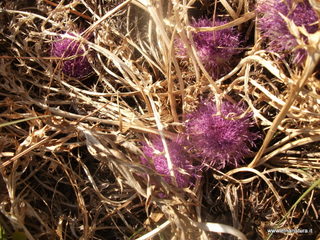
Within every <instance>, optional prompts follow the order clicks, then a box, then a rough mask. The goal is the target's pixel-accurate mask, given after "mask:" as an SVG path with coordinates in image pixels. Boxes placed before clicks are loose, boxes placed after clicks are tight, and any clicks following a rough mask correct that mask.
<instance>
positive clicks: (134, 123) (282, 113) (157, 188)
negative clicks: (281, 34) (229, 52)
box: [0, 0, 320, 239]
mask: <svg viewBox="0 0 320 240" xmlns="http://www.w3.org/2000/svg"><path fill="white" fill-rule="evenodd" d="M309 2H310V4H311V6H312V7H313V8H314V10H315V11H318V10H319V6H318V5H319V4H318V3H317V1H313V0H312V1H309ZM255 3H256V2H255V1H252V0H237V1H236V0H223V1H196V0H192V1H187V0H183V1H175V0H171V1H152V0H127V1H107V0H101V1H95V0H70V1H48V0H45V1H41V0H37V1H30V3H29V2H28V3H24V2H23V1H4V2H3V3H1V4H2V5H1V9H0V23H1V25H0V62H1V63H0V100H1V101H0V173H1V179H0V225H1V226H2V227H4V228H5V231H6V234H7V235H8V236H12V234H14V233H15V232H23V235H25V236H26V237H27V239H148V238H151V237H153V238H154V239H230V235H233V236H234V237H236V238H238V239H264V238H266V237H267V236H268V232H267V229H272V228H284V229H299V228H307V227H308V229H313V233H312V234H311V235H305V236H307V237H306V238H308V237H310V238H315V237H316V234H318V232H319V213H318V212H317V209H319V207H320V206H319V202H320V201H319V186H314V185H312V184H313V183H314V182H316V180H317V179H319V176H320V174H319V170H320V145H319V140H320V138H319V127H320V122H319V117H320V107H319V106H320V90H319V89H320V85H319V79H318V78H319V58H320V52H319V49H320V32H319V31H317V32H315V33H309V32H307V31H306V30H305V29H304V28H303V27H298V26H296V25H295V24H294V22H293V21H292V20H290V19H289V18H286V16H283V19H284V20H285V24H287V26H288V29H289V31H290V33H291V34H292V35H293V36H294V37H295V38H296V40H297V43H298V47H299V48H303V49H305V51H306V52H307V57H306V60H305V63H304V64H302V65H295V64H292V63H290V61H289V60H288V59H285V58H282V57H281V56H280V55H281V54H279V53H276V52H271V51H269V50H268V49H267V48H266V44H267V43H266V42H265V40H264V39H263V38H262V37H261V32H260V29H259V28H258V27H257V26H256V25H255V22H257V21H259V18H260V17H261V16H260V15H259V16H258V15H257V14H256V12H255V11H254V8H255ZM317 13H318V14H320V13H319V11H318V12H317ZM199 15H200V16H201V17H203V16H205V17H209V18H212V19H213V18H216V17H221V18H228V19H229V21H228V23H227V24H224V25H221V26H214V27H199V28H197V27H191V24H190V21H191V19H192V17H194V18H196V17H197V16H198V17H199ZM317 24H319V22H317ZM230 27H234V28H236V29H237V30H238V31H240V32H241V34H242V36H243V41H244V44H243V45H242V46H241V48H242V49H241V53H240V54H239V56H238V58H239V60H238V61H237V62H235V65H233V66H232V69H231V70H230V72H228V73H227V74H226V75H224V76H221V77H220V78H219V79H213V78H212V75H211V74H210V73H209V72H208V70H207V69H206V67H205V64H204V63H202V62H201V59H200V58H199V56H198V54H197V49H196V46H195V43H194V39H193V36H194V34H196V33H199V32H205V31H216V30H222V29H227V28H230ZM65 32H74V33H75V34H74V35H70V36H68V38H69V40H70V41H71V42H72V41H74V42H77V43H81V44H83V45H85V46H86V48H85V49H86V51H84V52H82V53H81V54H83V56H85V57H86V58H87V59H88V62H89V64H90V66H91V67H92V69H93V73H91V74H90V75H88V76H86V78H84V79H77V78H74V77H70V76H68V75H66V74H64V73H63V71H61V68H59V61H60V62H61V61H63V60H65V59H62V58H59V57H53V56H51V55H50V49H51V46H52V44H53V43H54V41H56V39H57V37H59V36H60V35H61V34H63V33H65ZM302 36H303V37H302ZM176 39H180V41H181V42H182V43H183V44H184V45H185V51H186V56H187V57H186V58H185V59H181V58H179V56H177V54H176V47H175V41H176ZM209 98H211V99H215V102H216V103H217V115H219V114H220V115H221V103H222V101H225V100H227V101H229V102H231V103H237V102H242V103H243V104H244V105H243V106H246V108H247V109H245V113H249V112H250V113H252V116H253V119H254V122H255V124H256V125H255V126H256V127H255V129H254V131H259V132H260V134H261V136H262V139H260V140H258V141H257V142H256V148H255V149H254V148H253V149H251V150H252V152H251V153H250V154H248V156H245V157H246V158H245V159H244V165H243V166H239V167H237V168H235V169H225V170H223V171H222V170H217V169H214V168H213V169H209V170H208V171H203V172H201V173H200V174H201V175H202V177H201V178H197V180H196V181H195V182H193V184H191V185H190V186H188V187H186V188H179V187H178V186H177V185H176V184H170V182H167V181H165V180H164V178H163V177H162V176H161V175H160V174H158V173H157V171H155V170H154V169H152V168H148V167H147V166H145V165H142V164H141V161H140V159H141V156H142V155H143V152H142V150H141V147H142V145H141V142H143V141H145V140H146V139H148V138H149V137H150V135H159V136H160V138H161V141H162V143H163V146H164V153H163V154H164V156H165V157H166V160H167V166H168V169H169V172H170V177H171V178H172V179H175V171H174V166H173V164H172V161H171V158H170V154H169V150H168V149H169V148H168V147H169V146H168V143H170V141H169V140H174V139H176V137H177V136H179V135H181V134H182V133H183V132H184V121H185V119H186V114H188V113H190V112H192V111H194V110H195V109H196V108H197V106H198V104H199V102H201V100H202V99H209ZM16 120H21V121H20V122H13V123H12V124H10V123H9V122H12V121H16ZM151 160H152V159H151ZM197 161H198V162H199V161H201V159H197ZM197 161H195V162H197ZM195 164H196V163H195ZM155 182H157V183H159V184H156V185H155V184H153V183H155ZM173 183H174V181H173ZM310 186H311V187H312V188H310V190H308V191H306V189H307V188H309V187H310ZM303 192H306V194H304V195H303V199H299V197H300V196H301V195H302V193H303ZM159 193H164V194H165V196H166V197H159ZM290 199H295V200H292V201H291V200H290ZM298 199H299V203H295V201H296V200H298ZM294 203H295V205H294V209H291V206H293V204H294ZM279 215H280V216H279ZM297 219H298V220H297ZM280 220H283V221H281V222H279V221H280ZM222 233H223V234H222ZM276 236H277V237H279V239H298V237H301V236H299V235H297V234H296V235H292V236H289V235H285V234H278V235H276ZM306 238H305V239H306Z"/></svg>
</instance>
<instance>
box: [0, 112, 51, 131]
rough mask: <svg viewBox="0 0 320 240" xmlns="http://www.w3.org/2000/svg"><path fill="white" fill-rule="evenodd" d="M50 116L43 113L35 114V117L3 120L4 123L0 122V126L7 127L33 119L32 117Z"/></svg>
mask: <svg viewBox="0 0 320 240" xmlns="http://www.w3.org/2000/svg"><path fill="white" fill-rule="evenodd" d="M50 116H51V115H43V116H36V117H29V118H24V119H19V120H16V121H12V122H5V123H1V124H0V128H2V127H7V126H10V125H14V124H17V123H21V122H26V121H29V120H33V119H39V118H46V117H50Z"/></svg>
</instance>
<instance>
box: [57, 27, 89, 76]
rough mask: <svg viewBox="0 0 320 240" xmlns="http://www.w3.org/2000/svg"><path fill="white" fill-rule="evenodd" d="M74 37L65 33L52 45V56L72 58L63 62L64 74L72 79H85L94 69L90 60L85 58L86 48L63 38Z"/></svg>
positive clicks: (61, 62)
mask: <svg viewBox="0 0 320 240" xmlns="http://www.w3.org/2000/svg"><path fill="white" fill-rule="evenodd" d="M67 36H73V34H69V33H65V34H64V35H61V37H59V38H58V39H57V40H55V41H54V42H53V43H52V50H51V54H52V56H54V57H60V58H70V59H68V60H61V61H60V62H59V64H61V67H62V72H63V73H64V74H66V75H68V76H70V77H75V78H83V77H86V76H87V75H88V74H90V73H91V72H92V68H91V66H90V63H89V62H88V59H87V58H86V57H85V56H83V54H84V53H85V46H83V44H81V43H80V42H78V41H76V40H72V39H69V38H63V37H67Z"/></svg>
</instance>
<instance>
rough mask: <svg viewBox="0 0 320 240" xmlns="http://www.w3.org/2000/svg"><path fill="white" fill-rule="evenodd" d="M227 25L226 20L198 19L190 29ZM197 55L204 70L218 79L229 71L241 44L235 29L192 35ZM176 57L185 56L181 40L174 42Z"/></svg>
mask: <svg viewBox="0 0 320 240" xmlns="http://www.w3.org/2000/svg"><path fill="white" fill-rule="evenodd" d="M226 23H228V21H227V20H221V19H215V20H214V21H213V20H212V19H207V18H200V19H197V20H193V21H192V23H191V26H192V27H214V26H221V25H224V24H226ZM192 37H193V40H194V44H195V48H196V50H197V54H198V57H199V59H200V60H201V62H202V64H203V65H204V67H205V68H206V70H207V71H208V72H209V74H211V76H212V77H213V78H218V77H220V76H221V75H223V74H226V73H227V72H228V71H229V70H230V64H231V60H232V57H233V56H234V55H236V54H238V53H240V51H239V47H240V44H241V41H240V33H239V32H238V31H237V29H236V28H226V29H223V30H218V31H209V32H196V33H193V34H192ZM176 48H177V54H178V55H182V56H183V55H186V50H185V47H184V45H183V44H182V42H181V40H177V41H176Z"/></svg>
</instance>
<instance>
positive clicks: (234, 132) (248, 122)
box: [185, 100, 259, 169]
mask: <svg viewBox="0 0 320 240" xmlns="http://www.w3.org/2000/svg"><path fill="white" fill-rule="evenodd" d="M243 112H244V108H243V106H242V105H240V104H236V105H234V104H231V103H229V102H222V104H221V113H222V116H217V115H216V114H217V108H216V104H215V102H214V101H213V100H207V101H204V102H202V103H201V104H200V106H199V107H198V109H197V110H196V111H194V112H193V113H191V114H189V115H187V121H186V125H185V126H186V136H187V137H186V140H185V141H186V143H185V144H186V145H187V146H189V149H190V151H191V152H193V153H194V154H195V156H196V157H198V158H200V159H201V162H202V165H203V166H204V167H205V166H208V165H209V166H211V167H215V168H217V169H223V168H225V167H227V166H233V167H237V166H238V165H239V164H240V163H242V162H243V158H244V157H245V155H246V154H248V153H250V152H251V151H250V148H249V147H250V146H254V140H256V139H257V138H258V137H259V135H258V134H257V133H252V132H250V130H249V129H250V127H251V126H253V124H254V122H253V120H252V119H251V115H250V114H247V115H246V116H244V117H243V118H241V119H238V117H239V116H240V115H241V114H242V113H243ZM226 118H228V119H226Z"/></svg>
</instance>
